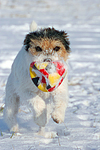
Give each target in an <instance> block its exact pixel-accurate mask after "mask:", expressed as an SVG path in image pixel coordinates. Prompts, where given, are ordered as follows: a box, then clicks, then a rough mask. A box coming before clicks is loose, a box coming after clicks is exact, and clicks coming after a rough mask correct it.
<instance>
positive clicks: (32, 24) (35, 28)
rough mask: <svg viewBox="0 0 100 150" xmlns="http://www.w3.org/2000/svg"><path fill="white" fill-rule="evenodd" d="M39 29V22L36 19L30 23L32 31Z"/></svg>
mask: <svg viewBox="0 0 100 150" xmlns="http://www.w3.org/2000/svg"><path fill="white" fill-rule="evenodd" d="M36 30H37V23H36V22H35V21H32V23H31V24H30V31H31V32H34V31H36Z"/></svg>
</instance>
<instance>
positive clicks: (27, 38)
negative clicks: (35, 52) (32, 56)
mask: <svg viewBox="0 0 100 150" xmlns="http://www.w3.org/2000/svg"><path fill="white" fill-rule="evenodd" d="M30 42H31V37H30V34H27V35H26V37H25V40H24V45H25V50H26V51H28V49H29V48H30V46H31V45H30Z"/></svg>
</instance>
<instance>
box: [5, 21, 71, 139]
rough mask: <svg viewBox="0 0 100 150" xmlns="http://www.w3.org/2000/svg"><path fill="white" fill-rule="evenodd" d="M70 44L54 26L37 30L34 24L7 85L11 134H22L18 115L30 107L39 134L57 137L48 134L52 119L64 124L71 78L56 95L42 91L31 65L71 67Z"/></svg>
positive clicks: (6, 98) (8, 123)
mask: <svg viewBox="0 0 100 150" xmlns="http://www.w3.org/2000/svg"><path fill="white" fill-rule="evenodd" d="M69 46H70V42H69V39H68V35H67V33H66V32H65V31H59V30H56V29H54V28H53V27H52V28H50V27H47V28H43V29H36V24H35V23H34V22H33V23H32V24H31V32H29V34H27V35H26V37H25V39H24V43H23V47H22V49H21V50H20V51H19V53H18V55H17V56H16V58H15V60H14V62H13V64H12V68H11V73H10V75H9V77H8V81H7V84H6V95H5V108H4V119H5V122H6V123H7V125H8V127H9V129H10V131H13V132H18V131H19V126H18V123H17V119H16V117H17V113H18V110H19V106H20V104H23V103H24V104H27V105H28V106H29V107H30V108H31V110H32V112H33V118H34V121H35V123H36V124H37V125H38V126H39V131H38V133H37V134H38V135H41V136H44V137H47V138H48V137H50V138H51V137H55V133H53V132H50V133H49V132H48V133H47V132H45V125H46V124H47V123H48V121H49V119H50V117H51V118H52V119H53V120H54V122H56V123H62V122H64V116H65V110H66V107H67V105H68V99H69V97H68V80H67V75H66V77H65V79H64V81H63V83H62V84H61V85H60V86H59V87H58V88H57V89H56V90H54V91H53V92H43V91H41V90H39V89H38V88H37V87H36V86H35V85H34V84H33V83H32V81H31V79H30V77H29V66H30V63H31V62H33V61H38V62H50V61H58V60H63V61H65V62H66V64H67V60H68V56H69V54H70V47H69Z"/></svg>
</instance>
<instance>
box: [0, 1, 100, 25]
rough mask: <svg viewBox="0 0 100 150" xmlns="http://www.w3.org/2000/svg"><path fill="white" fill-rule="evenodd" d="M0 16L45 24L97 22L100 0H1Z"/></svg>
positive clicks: (99, 20) (98, 20)
mask: <svg viewBox="0 0 100 150" xmlns="http://www.w3.org/2000/svg"><path fill="white" fill-rule="evenodd" d="M0 18H12V19H14V18H20V19H22V20H21V21H23V19H25V22H29V21H31V20H33V19H34V20H35V21H36V22H37V23H38V24H43V25H55V24H59V25H64V24H66V23H71V24H75V23H77V24H85V23H92V24H97V23H98V22H100V0H95V1H94V0H88V1H87V0H0ZM26 20H27V21H26ZM0 23H1V21H0Z"/></svg>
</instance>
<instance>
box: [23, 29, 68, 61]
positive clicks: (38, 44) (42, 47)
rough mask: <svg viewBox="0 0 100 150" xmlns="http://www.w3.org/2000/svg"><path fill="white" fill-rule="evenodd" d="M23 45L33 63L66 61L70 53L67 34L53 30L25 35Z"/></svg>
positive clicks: (42, 30) (43, 30)
mask: <svg viewBox="0 0 100 150" xmlns="http://www.w3.org/2000/svg"><path fill="white" fill-rule="evenodd" d="M24 45H25V50H26V51H27V52H29V53H30V54H31V55H32V57H33V58H34V61H40V62H45V61H56V60H64V61H66V60H67V59H68V55H69V53H70V47H69V45H70V42H69V39H68V36H67V33H65V32H64V31H58V30H55V29H54V28H45V29H41V30H39V31H35V32H31V33H29V34H27V35H26V38H25V40H24Z"/></svg>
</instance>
